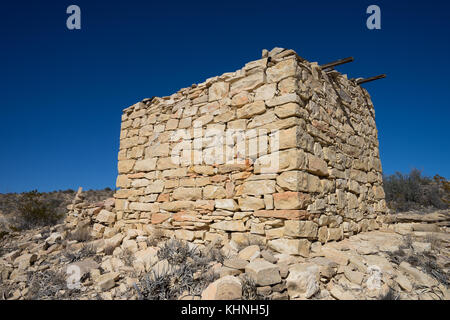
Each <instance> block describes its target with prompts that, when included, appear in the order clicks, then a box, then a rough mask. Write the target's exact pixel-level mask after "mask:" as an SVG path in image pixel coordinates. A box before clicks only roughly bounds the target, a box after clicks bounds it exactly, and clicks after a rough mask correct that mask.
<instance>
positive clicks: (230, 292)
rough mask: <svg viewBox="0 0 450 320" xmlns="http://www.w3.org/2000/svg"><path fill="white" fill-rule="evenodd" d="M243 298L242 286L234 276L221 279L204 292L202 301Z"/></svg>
mask: <svg viewBox="0 0 450 320" xmlns="http://www.w3.org/2000/svg"><path fill="white" fill-rule="evenodd" d="M241 298H242V284H241V281H239V279H237V278H236V277H234V276H225V277H223V278H220V279H218V280H216V281H214V282H213V283H211V284H210V285H209V286H208V287H207V288H206V289H205V290H204V291H203V292H202V300H239V299H241Z"/></svg>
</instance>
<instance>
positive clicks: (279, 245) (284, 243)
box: [268, 239, 311, 257]
mask: <svg viewBox="0 0 450 320" xmlns="http://www.w3.org/2000/svg"><path fill="white" fill-rule="evenodd" d="M268 246H269V248H270V249H272V250H275V251H277V252H280V253H285V254H292V255H300V256H302V257H308V256H309V251H310V248H311V243H310V242H309V241H308V240H306V239H275V240H270V241H269V242H268Z"/></svg>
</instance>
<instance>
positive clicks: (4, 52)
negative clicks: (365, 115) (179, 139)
mask: <svg viewBox="0 0 450 320" xmlns="http://www.w3.org/2000/svg"><path fill="white" fill-rule="evenodd" d="M71 4H76V5H78V6H79V7H80V8H81V30H68V29H67V28H66V19H67V17H68V16H69V15H68V14H66V8H67V7H68V6H69V5H71ZM371 4H376V5H378V6H379V7H380V8H381V30H369V29H367V27H366V19H367V17H368V16H369V15H368V14H366V8H367V7H368V6H369V5H371ZM0 37H1V50H0V74H1V78H0V108H1V113H0V119H1V125H0V134H1V143H0V146H1V151H0V192H2V193H3V192H22V191H27V190H31V189H38V190H40V191H51V190H58V189H67V188H72V189H75V188H77V187H78V186H83V187H84V188H86V189H91V188H105V187H111V188H114V185H115V179H116V175H117V152H118V147H119V130H120V117H121V113H122V110H123V109H124V108H126V107H128V106H130V105H132V104H134V103H135V102H137V101H139V100H141V99H143V98H147V97H151V96H165V95H170V94H172V93H174V92H176V91H177V90H178V89H180V88H184V87H187V86H190V85H191V84H193V83H199V82H203V81H204V80H205V79H207V78H209V77H212V76H216V75H220V74H222V73H224V72H231V71H235V70H237V69H239V68H241V67H242V66H243V65H244V64H245V63H246V62H248V61H251V60H256V59H259V58H260V56H261V50H262V49H263V48H267V49H269V50H270V49H271V48H273V47H275V46H278V47H284V48H290V49H294V50H295V51H297V53H298V54H299V55H300V56H302V57H304V58H306V59H308V60H310V61H317V62H319V63H321V64H323V63H327V62H330V61H333V60H337V59H340V58H344V57H349V56H353V57H354V58H355V61H354V62H353V63H350V64H348V65H344V66H341V67H339V68H338V70H339V71H341V72H343V73H347V74H348V75H349V77H368V76H373V75H377V74H381V73H386V74H387V75H388V77H387V78H386V79H383V80H378V81H375V82H372V83H368V84H365V85H363V86H364V87H365V88H367V89H368V90H369V92H370V94H371V96H372V100H373V102H374V105H375V110H376V122H377V128H378V132H379V140H380V152H381V161H382V165H383V169H384V172H385V173H387V174H390V173H394V172H395V171H402V172H409V170H410V169H411V168H413V167H417V168H419V169H422V170H423V172H424V173H425V174H427V175H434V174H435V173H439V174H440V175H442V176H444V177H446V178H450V166H449V163H450V142H449V140H450V139H449V138H450V135H449V132H450V130H449V120H450V109H449V89H450V80H449V79H450V63H449V58H450V54H449V53H450V41H449V39H450V2H449V1H405V0H396V1H380V0H371V1H365V0H358V1H326V0H322V1H301V0H295V1H285V0H277V1H273V0H270V1H266V0H259V1H255V2H252V1H244V0H240V1H233V0H230V1H211V0H210V1H202V2H199V1H195V0H191V1H171V0H166V1H135V0H128V1H100V0H95V1H92V0H91V1H80V0H70V1H65V0H61V1H21V0H16V1H8V4H7V3H6V1H3V2H2V4H1V6H0Z"/></svg>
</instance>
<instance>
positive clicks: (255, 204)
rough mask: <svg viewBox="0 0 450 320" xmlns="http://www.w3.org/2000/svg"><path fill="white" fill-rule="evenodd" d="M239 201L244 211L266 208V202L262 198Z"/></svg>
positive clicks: (240, 199)
mask: <svg viewBox="0 0 450 320" xmlns="http://www.w3.org/2000/svg"><path fill="white" fill-rule="evenodd" d="M238 201H239V207H240V209H241V210H242V211H255V210H259V209H263V208H264V207H265V203H264V200H263V199H260V198H255V197H244V198H239V199H238Z"/></svg>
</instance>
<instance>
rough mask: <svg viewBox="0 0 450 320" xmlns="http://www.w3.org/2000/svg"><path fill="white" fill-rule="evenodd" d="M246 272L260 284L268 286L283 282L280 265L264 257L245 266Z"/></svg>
mask: <svg viewBox="0 0 450 320" xmlns="http://www.w3.org/2000/svg"><path fill="white" fill-rule="evenodd" d="M245 273H246V274H247V275H248V276H249V277H250V278H252V279H253V281H255V283H256V285H258V286H267V285H272V284H277V283H279V282H281V276H280V269H279V267H278V266H276V265H274V264H272V263H270V262H268V261H266V260H263V259H256V260H253V261H252V262H250V263H249V264H248V265H247V266H246V267H245Z"/></svg>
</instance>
